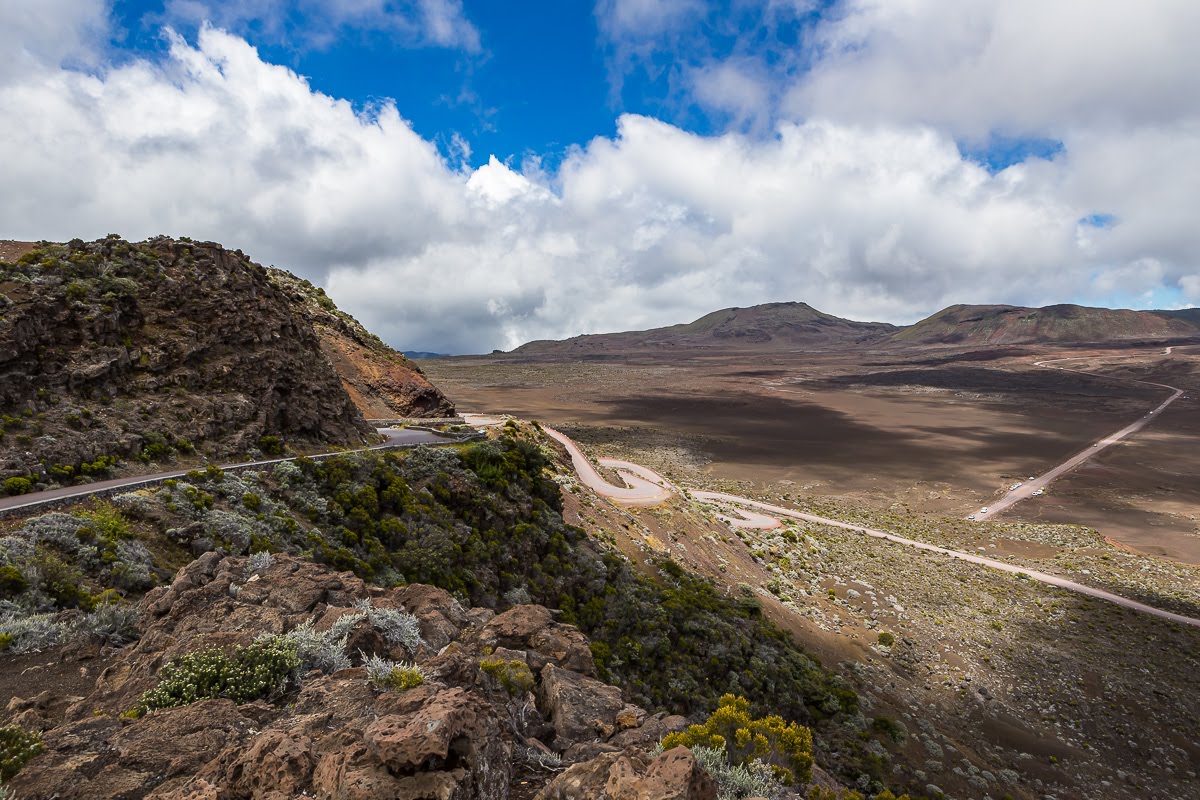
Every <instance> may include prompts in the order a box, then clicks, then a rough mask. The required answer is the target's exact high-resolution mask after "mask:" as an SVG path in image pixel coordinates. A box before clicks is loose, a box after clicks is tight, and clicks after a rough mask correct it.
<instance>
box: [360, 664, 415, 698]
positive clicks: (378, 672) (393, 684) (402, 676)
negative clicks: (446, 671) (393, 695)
mask: <svg viewBox="0 0 1200 800" xmlns="http://www.w3.org/2000/svg"><path fill="white" fill-rule="evenodd" d="M363 666H364V667H365V668H366V670H367V680H369V681H370V682H371V685H372V686H374V687H375V688H376V689H379V690H380V691H385V692H407V691H408V690H409V689H415V688H416V687H418V686H420V685H421V684H423V683H425V678H426V675H425V671H424V670H423V669H421V668H420V667H419V666H417V665H416V664H414V663H412V662H410V661H392V660H391V659H387V658H380V657H379V656H365V655H364V657H363Z"/></svg>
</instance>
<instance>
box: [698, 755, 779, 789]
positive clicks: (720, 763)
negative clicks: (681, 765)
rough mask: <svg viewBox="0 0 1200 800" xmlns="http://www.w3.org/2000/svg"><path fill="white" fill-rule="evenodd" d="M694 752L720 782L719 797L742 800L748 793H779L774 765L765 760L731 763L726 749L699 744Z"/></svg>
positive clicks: (716, 782)
mask: <svg viewBox="0 0 1200 800" xmlns="http://www.w3.org/2000/svg"><path fill="white" fill-rule="evenodd" d="M692 755H694V756H695V757H696V761H698V762H699V763H700V766H702V767H704V771H705V772H707V773H708V774H709V775H710V776H711V777H712V779H713V783H715V784H716V785H717V800H742V798H746V797H775V796H777V795H778V794H779V790H780V786H779V784H778V783H777V782H776V781H775V776H774V774H773V773H772V772H771V768H770V767H768V766H767V765H766V764H764V763H762V762H761V761H751V762H750V763H749V764H730V763H729V759H728V758H727V757H726V755H725V751H724V750H722V749H720V748H715V747H704V746H703V745H696V746H695V747H693V748H692Z"/></svg>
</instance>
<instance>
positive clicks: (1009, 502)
mask: <svg viewBox="0 0 1200 800" xmlns="http://www.w3.org/2000/svg"><path fill="white" fill-rule="evenodd" d="M1170 352H1171V348H1170V347H1168V348H1166V350H1165V351H1164V353H1163V354H1164V355H1168V354H1170ZM1081 358H1091V356H1072V357H1070V358H1051V359H1047V360H1045V361H1035V362H1033V365H1034V366H1035V367H1043V368H1045V369H1061V370H1063V371H1065V372H1077V373H1079V374H1080V375H1090V376H1092V377H1094V378H1106V377H1111V376H1107V375H1100V374H1098V373H1095V372H1084V371H1083V370H1079V369H1071V368H1069V367H1059V366H1049V365H1051V364H1054V363H1055V362H1059V361H1079V360H1080V359H1081ZM1129 380H1132V381H1133V383H1141V384H1144V385H1146V386H1156V387H1158V388H1160V389H1168V390H1170V392H1171V395H1170V397H1168V398H1167V399H1166V400H1164V401H1162V402H1161V403H1159V404H1158V405H1157V406H1155V407H1154V409H1153V410H1152V411H1151V412H1150V413H1148V414H1146V415H1145V416H1143V417H1141V418H1139V419H1138V420H1136V421H1134V422H1132V423H1130V424H1129V425H1126V426H1125V427H1124V428H1121V430H1119V431H1117V432H1116V433H1112V434H1109V435H1108V436H1105V437H1104V438H1103V439H1101V440H1099V441H1097V442H1094V443H1092V444H1090V445H1088V446H1087V447H1086V448H1085V449H1084V450H1082V451H1080V452H1078V453H1076V454H1075V455H1073V456H1071V457H1070V458H1068V459H1067V460H1066V461H1064V462H1062V463H1061V464H1059V465H1058V466H1056V467H1054V468H1053V469H1051V470H1049V471H1048V472H1044V473H1042V474H1041V475H1038V476H1037V477H1036V478H1034V479H1033V480H1030V481H1025V482H1024V483H1022V484H1020V485H1019V486H1017V488H1015V489H1011V490H1009V492H1008V494H1006V495H1004V497H1002V498H1000V499H999V500H997V501H995V502H994V503H992V504H991V505H988V506H985V508H987V510H986V511H984V510H983V509H980V510H979V511H976V512H975V513H973V514H970V515H968V519H975V520H980V521H983V520H988V519H991V518H992V517H994V516H996V515H997V514H1001V513H1003V512H1004V511H1005V510H1007V509H1009V508H1011V507H1012V506H1014V505H1016V504H1017V503H1019V502H1021V501H1022V500H1026V499H1028V498H1030V497H1033V495H1034V492H1037V491H1038V490H1043V489H1045V488H1046V487H1047V486H1049V485H1050V483H1052V482H1053V481H1054V480H1055V479H1057V478H1060V477H1062V476H1063V475H1065V474H1066V473H1068V472H1070V471H1071V470H1073V469H1075V468H1076V467H1078V466H1079V465H1080V464H1082V463H1083V462H1085V461H1087V460H1089V459H1091V458H1093V457H1094V456H1096V455H1098V454H1099V453H1102V452H1104V451H1105V450H1107V449H1108V448H1110V447H1112V446H1113V445H1115V444H1117V443H1118V442H1120V441H1121V440H1122V439H1124V438H1125V437H1127V436H1130V435H1132V434H1134V433H1137V432H1138V431H1140V430H1141V429H1142V428H1144V427H1146V426H1147V425H1149V424H1150V423H1151V422H1153V421H1154V419H1155V418H1156V417H1157V416H1158V415H1159V414H1161V413H1162V412H1163V410H1165V409H1166V408H1167V406H1169V405H1171V403H1174V402H1175V401H1176V400H1178V399H1179V398H1180V397H1181V396H1182V395H1183V390H1182V389H1179V388H1176V387H1174V386H1167V385H1166V384H1165V383H1154V382H1153V381H1139V380H1133V379H1129Z"/></svg>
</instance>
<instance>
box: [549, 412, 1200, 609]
mask: <svg viewBox="0 0 1200 800" xmlns="http://www.w3.org/2000/svg"><path fill="white" fill-rule="evenodd" d="M543 430H544V431H546V433H547V434H548V435H549V436H550V437H551V438H552V439H554V440H555V441H557V442H559V443H560V444H562V445H563V447H565V448H566V449H567V452H568V453H569V454H570V455H571V464H572V465H573V466H574V467H575V472H576V474H578V475H579V480H580V481H582V482H583V483H584V485H586V486H588V487H589V488H591V489H592V490H593V491H595V492H596V493H597V494H599V495H601V496H602V497H607V498H608V499H610V500H612V501H613V502H615V503H618V504H620V505H627V506H647V505H657V504H658V503H661V502H663V501H665V500H667V499H669V498H670V497H671V496H672V495H673V494H674V493H675V492H676V491H677V490H675V488H674V487H673V486H672V484H671V482H670V481H668V480H667V479H666V478H664V477H663V476H661V475H659V474H658V473H657V472H655V471H654V470H651V469H648V468H647V467H643V466H640V465H638V464H633V463H631V462H629V461H618V460H616V459H600V464H601V465H602V466H611V467H614V468H616V469H617V470H618V473H619V474H620V475H621V479H622V480H624V481H625V482H626V483H627V484H629V485H628V486H624V487H622V486H613V485H612V484H611V483H609V482H608V481H606V480H605V479H604V478H603V477H602V476H601V475H600V473H598V472H597V471H596V469H595V468H594V467H593V466H592V464H591V462H590V461H588V459H587V457H585V456H584V455H583V453H582V452H580V450H579V448H578V447H577V446H576V444H575V443H574V442H573V441H571V439H570V438H569V437H567V436H566V435H564V434H562V433H560V432H558V431H556V430H553V429H552V428H546V427H543ZM690 494H691V496H692V497H693V498H694V499H696V500H699V501H701V502H709V503H715V504H717V505H719V506H723V507H724V512H723V513H720V514H718V516H719V517H720V518H721V519H722V520H724V521H725V522H728V523H730V524H732V525H735V526H737V527H742V528H758V529H764V528H775V527H779V526H780V525H781V524H782V523H781V522H780V520H779V517H790V518H791V519H798V520H804V521H806V522H816V523H819V524H821V525H832V526H834V527H836V528H844V529H846V530H850V531H856V532H858V533H862V534H865V535H867V536H872V537H874V538H876V539H886V540H887V541H889V542H895V543H897V544H903V545H907V546H909V547H914V548H916V549H918V550H924V551H926V552H930V553H938V554H940V555H944V556H949V557H950V558H956V559H959V560H961V561H966V562H969V563H971V564H979V565H981V566H985V567H990V568H991V569H996V570H1000V571H1001V572H1007V573H1009V574H1012V575H1024V576H1026V577H1027V578H1029V579H1031V580H1035V581H1038V582H1040V583H1044V584H1046V585H1048V586H1056V587H1058V588H1060V589H1066V590H1067V591H1071V592H1075V593H1076V594H1082V595H1087V596H1088V597H1094V598H1096V599H1098V600H1104V601H1106V602H1109V603H1114V604H1116V605H1119V606H1121V607H1122V608H1128V609H1131V610H1133V611H1139V612H1142V613H1144V614H1150V615H1153V616H1156V617H1159V618H1161V619H1165V620H1170V621H1171V622H1178V623H1180V624H1183V625H1190V626H1192V627H1195V628H1200V619H1195V618H1193V617H1188V616H1184V615H1183V614H1176V613H1174V612H1172V611H1165V610H1163V609H1161V608H1155V607H1154V606H1150V605H1146V604H1145V603H1139V602H1137V601H1136V600H1130V599H1129V598H1127V597H1122V596H1121V595H1118V594H1113V593H1112V592H1106V591H1104V590H1103V589H1096V588H1094V587H1091V586H1086V585H1084V584H1082V583H1076V582H1074V581H1070V580H1067V579H1066V578H1060V577H1058V576H1057V575H1050V574H1048V573H1045V572H1038V571H1037V570H1031V569H1025V568H1024V567H1018V566H1015V565H1013V564H1009V563H1007V562H1004V561H997V560H996V559H993V558H984V557H983V556H977V555H974V554H972V553H964V552H962V551H960V550H951V549H949V548H946V547H939V546H937V545H933V544H926V543H925V542H918V541H916V540H914V539H906V538H904V537H903V536H897V535H896V534H894V533H888V532H887V531H880V530H875V529H873V528H864V527H863V526H861V525H852V524H850V523H848V522H841V521H839V520H835V519H827V518H825V517H818V516H816V515H815V514H806V513H804V512H802V511H796V510H794V509H790V508H784V507H783V506H775V505H771V504H769V503H763V502H760V501H758V500H751V499H750V498H747V497H738V496H737V495H732V494H725V493H724V492H708V491H693V492H691V493H690ZM730 506H735V507H736V508H730ZM762 512H768V513H766V514H764V513H762ZM734 515H736V516H734Z"/></svg>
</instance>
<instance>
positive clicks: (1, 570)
mask: <svg viewBox="0 0 1200 800" xmlns="http://www.w3.org/2000/svg"><path fill="white" fill-rule="evenodd" d="M28 588H29V581H27V580H26V579H25V576H24V575H22V574H21V570H19V569H17V568H16V567H14V566H12V565H11V564H5V565H4V566H2V567H0V599H5V600H7V599H8V598H10V597H16V596H17V595H19V594H20V593H21V592H23V591H25V590H26V589H28Z"/></svg>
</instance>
